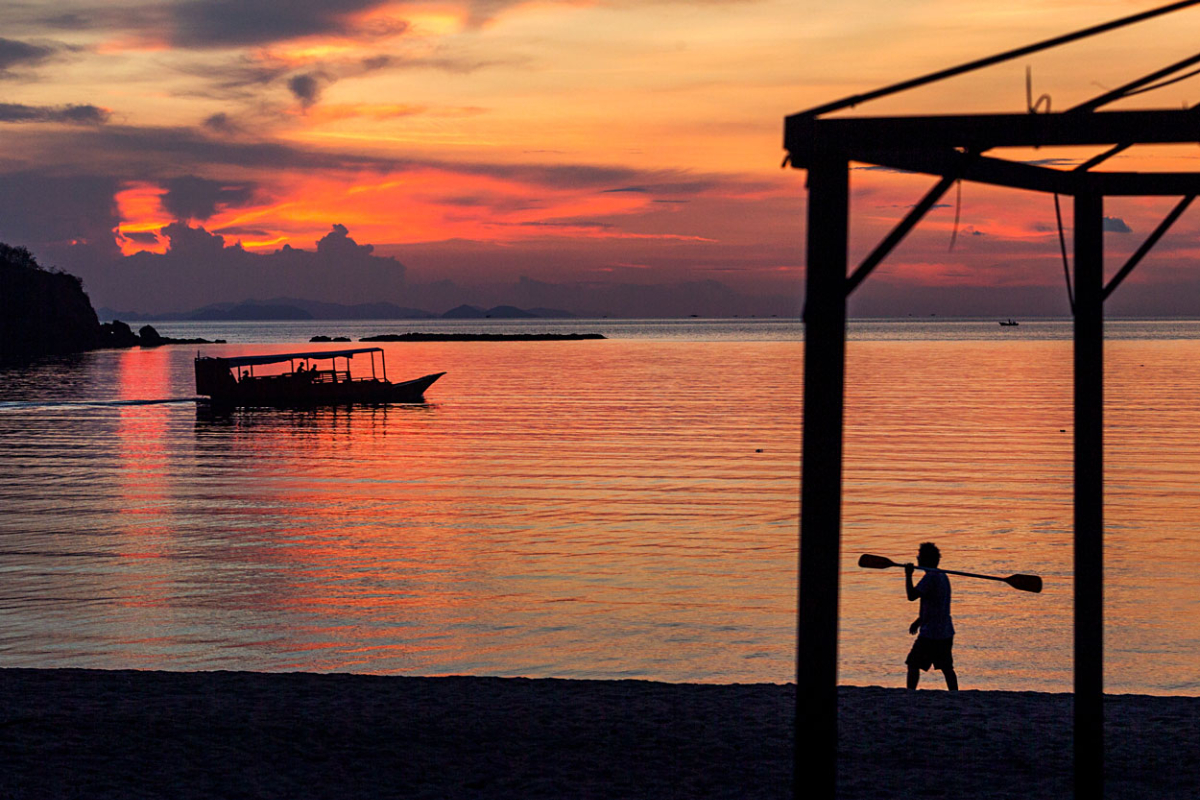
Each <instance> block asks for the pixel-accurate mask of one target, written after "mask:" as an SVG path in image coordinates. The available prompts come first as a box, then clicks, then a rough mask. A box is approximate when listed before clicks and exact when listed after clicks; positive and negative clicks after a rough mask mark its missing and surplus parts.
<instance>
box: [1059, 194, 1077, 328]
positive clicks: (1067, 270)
mask: <svg viewBox="0 0 1200 800" xmlns="http://www.w3.org/2000/svg"><path fill="white" fill-rule="evenodd" d="M1054 216H1055V217H1056V218H1057V219H1058V246H1059V249H1060V250H1062V262H1063V275H1064V276H1065V277H1066V279H1067V300H1068V301H1069V302H1070V303H1071V316H1075V292H1074V291H1073V290H1072V289H1071V266H1070V264H1069V263H1068V262H1067V237H1066V236H1065V235H1064V234H1063V223H1062V207H1061V206H1060V205H1059V203H1058V194H1057V193H1055V195H1054Z"/></svg>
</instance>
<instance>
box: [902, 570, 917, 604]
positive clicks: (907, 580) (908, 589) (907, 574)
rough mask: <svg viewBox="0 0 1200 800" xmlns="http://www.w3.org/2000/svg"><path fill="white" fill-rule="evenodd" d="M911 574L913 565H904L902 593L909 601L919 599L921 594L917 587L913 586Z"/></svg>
mask: <svg viewBox="0 0 1200 800" xmlns="http://www.w3.org/2000/svg"><path fill="white" fill-rule="evenodd" d="M912 574H913V565H912V564H905V565H904V592H905V594H907V595H908V599H909V601H912V600H918V599H920V597H921V593H920V592H918V591H917V587H915V586H913V582H912Z"/></svg>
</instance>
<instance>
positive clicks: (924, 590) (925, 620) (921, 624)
mask: <svg viewBox="0 0 1200 800" xmlns="http://www.w3.org/2000/svg"><path fill="white" fill-rule="evenodd" d="M941 561H942V554H941V551H939V550H938V548H937V545H936V544H934V543H933V542H922V543H921V547H920V549H918V550H917V564H918V565H919V566H921V567H924V568H925V577H923V578H921V582H920V583H918V584H917V585H916V586H913V581H912V575H913V569H914V567H913V565H912V564H911V563H909V564H905V565H904V590H905V592H906V593H907V594H908V599H909V600H910V601H912V600H916V599H918V598H919V599H920V600H921V615H920V616H919V617H917V618H916V620H914V621H913V624H912V625H910V626H909V628H908V632H909V633H910V634H915V633H917V631H920V633H919V634H918V635H917V640H916V641H915V642H913V646H912V650H910V651H909V653H908V658H906V659H905V660H904V663H905V664H907V665H908V688H909V689H916V688H917V684H918V683H919V682H920V680H921V671H922V670H926V671H928V669H929V668H930V667H931V666H932V667H933V668H934V669H940V670H941V671H942V674H943V675H945V676H946V688H947V689H949V690H950V691H952V692H956V691H958V674H957V673H955V671H954V653H953V648H954V623H953V622H952V621H951V619H950V578H949V577H948V576H947V575H946V573H944V572H942V571H941V570H939V569H937V568H936V567H937V565H938V564H940V563H941Z"/></svg>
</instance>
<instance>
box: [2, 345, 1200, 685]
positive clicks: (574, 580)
mask: <svg viewBox="0 0 1200 800" xmlns="http://www.w3.org/2000/svg"><path fill="white" fill-rule="evenodd" d="M1024 328H1025V326H1022V328H1021V330H1024ZM1011 338H1012V337H1009V339H1011ZM320 347H325V346H324V345H308V344H304V345H299V346H297V345H296V344H292V345H269V346H255V347H249V346H240V345H224V346H211V347H210V346H206V347H205V348H204V350H205V352H206V353H208V352H211V353H213V354H217V353H227V354H231V355H232V354H245V353H249V352H267V351H275V352H282V351H296V350H300V349H307V348H320ZM329 347H333V348H336V347H338V345H330V346H329ZM383 347H384V349H385V350H386V354H387V356H388V374H389V377H391V378H393V379H403V378H405V377H410V376H412V375H418V374H423V373H426V372H432V371H442V370H445V371H446V372H447V375H446V377H445V378H444V379H443V380H442V381H440V382H439V383H438V384H437V385H436V386H435V387H434V389H433V390H432V391H431V392H430V393H429V396H428V400H429V403H428V404H427V405H421V406H390V407H380V408H363V407H356V408H349V409H348V408H325V409H311V410H279V409H262V410H255V411H250V410H242V411H234V412H224V413H222V412H217V411H214V410H211V409H207V408H206V407H203V406H194V405H193V404H191V403H167V404H161V403H151V404H148V405H142V404H140V403H142V402H144V401H147V400H154V399H155V398H161V397H168V398H171V397H174V398H180V397H190V396H191V394H192V392H193V390H194V387H193V385H192V363H191V362H192V358H193V357H194V355H195V351H194V350H193V349H192V348H169V347H168V348H161V349H158V350H130V351H124V352H118V351H109V352H104V353H99V354H95V355H94V356H91V357H90V358H91V359H92V360H91V361H89V362H88V366H87V367H86V369H85V370H84V371H82V372H80V373H78V374H76V375H75V376H74V377H73V378H71V380H76V381H84V382H85V383H86V382H90V383H88V384H87V385H88V386H91V387H92V388H90V389H88V388H80V389H77V390H76V389H73V390H72V391H91V392H94V393H96V394H97V395H98V396H101V397H104V398H105V400H104V401H103V403H101V404H100V405H92V406H79V407H71V406H61V407H60V406H48V407H45V408H42V407H40V406H38V407H33V408H31V409H17V410H13V409H7V408H0V456H2V457H0V486H2V487H4V488H2V489H0V493H2V499H3V501H4V502H5V504H6V509H8V510H7V512H6V514H5V515H4V516H0V534H2V535H3V537H4V541H5V542H6V543H9V542H19V543H20V544H19V545H18V546H16V547H10V548H9V549H10V550H19V551H20V552H23V553H29V554H30V555H19V556H5V557H6V558H9V559H12V560H14V563H19V564H27V566H28V568H27V569H18V570H15V571H13V572H11V573H10V574H11V578H10V593H11V594H12V595H13V596H14V597H20V598H26V599H25V600H23V601H22V603H21V604H20V605H19V606H18V607H16V608H15V609H11V610H10V611H9V612H6V613H8V617H7V619H9V620H10V625H9V630H10V632H11V633H10V634H9V635H8V638H6V639H5V642H6V643H9V645H10V646H9V649H8V650H7V651H6V652H7V654H8V656H7V657H8V659H9V663H10V664H12V665H14V666H20V665H40V666H47V665H55V666H108V667H113V666H158V667H179V668H187V669H223V668H237V669H266V670H277V669H311V670H354V671H364V672H381V673H401V674H446V673H473V674H490V675H542V676H551V675H553V676H559V677H620V676H627V677H648V678H656V679H662V680H684V681H693V680H696V681H716V682H728V681H777V682H782V681H787V680H791V679H792V677H793V669H794V662H793V658H794V625H795V616H794V615H795V596H796V595H795V589H796V587H795V558H796V542H797V522H798V505H797V504H798V500H797V497H798V494H797V488H798V478H799V475H798V472H799V468H798V465H799V443H800V436H799V427H798V426H799V419H800V416H799V408H798V405H799V398H800V391H799V387H800V377H801V376H800V374H799V366H800V358H799V356H800V351H801V346H800V345H799V344H798V343H795V342H780V341H776V342H730V341H722V342H672V341H663V340H657V341H637V340H609V341H601V342H574V343H568V342H562V343H557V342H556V343H537V342H533V343H505V344H500V345H497V344H494V343H482V342H477V343H472V342H461V343H460V342H446V343H421V344H408V343H388V344H385V345H383ZM1198 349H1200V342H1197V341H1195V340H1190V341H1114V342H1111V343H1110V344H1109V346H1108V358H1109V376H1110V379H1109V386H1108V395H1107V396H1108V448H1109V449H1108V459H1107V464H1108V523H1109V524H1108V533H1107V548H1108V550H1107V552H1108V562H1107V565H1108V573H1107V580H1108V587H1109V590H1108V595H1107V597H1108V605H1107V614H1108V618H1107V620H1106V622H1107V626H1108V627H1107V630H1108V632H1109V651H1108V654H1107V656H1106V658H1107V660H1106V672H1107V675H1108V680H1109V686H1110V687H1111V688H1112V689H1113V690H1115V691H1139V692H1178V693H1185V694H1186V693H1196V692H1197V691H1200V686H1198V684H1200V678H1197V674H1198V673H1197V669H1198V667H1197V663H1196V659H1195V653H1196V651H1197V647H1196V645H1197V642H1198V641H1200V627H1198V626H1200V623H1198V622H1197V619H1200V614H1195V613H1192V612H1193V610H1194V609H1196V608H1197V607H1198V606H1200V592H1197V590H1196V588H1195V581H1194V575H1195V574H1196V573H1197V571H1198V567H1200V542H1198V540H1197V537H1196V536H1195V532H1194V527H1195V524H1194V513H1193V509H1194V508H1196V507H1197V505H1198V503H1197V502H1196V501H1197V498H1196V496H1195V495H1196V491H1197V490H1196V488H1195V485H1196V484H1195V479H1194V476H1195V474H1196V470H1197V469H1198V468H1200V439H1198V437H1196V436H1193V435H1191V434H1189V433H1186V432H1188V431H1194V430H1195V429H1196V427H1197V423H1198V419H1197V413H1196V410H1195V404H1194V400H1193V398H1194V397H1195V395H1196V390H1197V388H1200V372H1198V370H1197V368H1196V367H1195V364H1196V363H1200V359H1197V355H1198V353H1197V351H1198ZM848 352H849V356H848V358H849V365H848V366H849V371H848V376H849V378H848V401H849V405H848V416H847V435H846V457H847V460H846V475H845V480H846V505H845V510H844V519H845V528H844V532H843V555H844V557H845V559H846V561H845V569H844V571H843V590H844V594H843V613H842V634H841V679H842V680H843V681H844V682H848V683H856V684H882V685H901V683H902V681H903V670H902V660H903V657H904V653H905V652H906V651H907V648H908V646H909V642H910V640H909V637H908V635H907V633H906V630H907V627H908V623H909V622H911V619H912V613H913V608H912V606H910V605H909V604H908V603H907V602H905V600H904V595H903V576H902V573H901V572H900V571H899V570H893V571H890V572H874V571H866V570H860V569H858V568H857V567H856V566H855V561H856V559H857V556H858V554H859V553H862V552H876V553H880V554H883V555H887V556H889V557H892V558H896V559H897V560H905V559H907V558H911V557H912V555H913V551H914V550H915V547H916V545H917V543H919V542H920V541H923V540H926V539H932V540H934V541H936V542H938V543H939V544H940V545H941V546H942V549H943V554H944V562H943V563H944V564H945V565H946V566H947V567H948V568H951V569H954V568H961V569H966V570H968V571H976V572H982V573H987V574H999V575H1007V574H1010V573H1014V572H1030V573H1037V574H1040V575H1042V576H1043V577H1044V578H1045V580H1046V589H1045V591H1044V592H1043V593H1042V594H1041V595H1029V594H1025V593H1021V592H1016V591H1014V590H1012V589H1010V588H1008V587H1006V586H1003V585H1002V584H993V583H990V582H982V581H970V580H968V579H955V580H954V598H955V600H954V604H955V605H954V612H955V618H956V623H957V625H958V628H959V642H958V644H957V645H956V660H958V661H959V662H960V664H959V674H960V678H961V680H962V684H963V687H964V688H1010V689H1050V690H1069V688H1070V674H1071V646H1070V632H1071V603H1072V599H1071V527H1072V520H1071V471H1070V465H1071V425H1072V422H1071V418H1070V343H1069V342H1063V341H1032V340H1016V341H1009V340H1007V339H1006V340H1004V341H995V340H987V341H951V342H940V341H858V340H856V341H852V342H851V343H850V346H849V351H848ZM353 366H354V368H355V369H356V370H358V369H360V368H361V367H365V366H366V364H365V362H363V363H362V364H361V365H360V363H359V362H358V360H357V359H356V360H355V361H354V362H353ZM81 386H82V384H81ZM129 402H133V403H135V404H130V405H121V403H129ZM33 442H36V443H37V444H36V450H37V457H36V459H34V458H33V457H32V456H31V455H30V453H31V452H32V451H31V449H30V448H33V447H35V445H34V444H33ZM63 475H68V476H70V478H69V479H64V478H62V477H61V476H63ZM68 519H69V522H65V520H68ZM12 537H16V538H12ZM38 574H53V576H54V578H53V592H54V597H56V598H59V599H57V600H55V601H54V602H48V601H45V600H44V599H39V598H44V593H45V592H46V591H47V587H46V586H45V585H44V583H45V581H44V580H42V579H39V578H37V577H36V576H37V575H38ZM46 631H53V632H55V634H54V637H55V638H53V640H47V638H46V636H47V634H46V633H44V632H46ZM1146 653H1153V658H1154V670H1153V672H1150V671H1148V670H1147V669H1146V663H1147V662H1146V660H1145V654H1146ZM48 654H49V655H48Z"/></svg>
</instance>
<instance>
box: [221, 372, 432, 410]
mask: <svg viewBox="0 0 1200 800" xmlns="http://www.w3.org/2000/svg"><path fill="white" fill-rule="evenodd" d="M445 374H446V373H444V372H437V373H434V374H432V375H424V376H422V377H420V378H416V379H414V380H411V381H404V382H402V383H390V382H388V381H383V380H352V381H340V382H332V381H325V382H310V381H305V380H304V379H303V378H302V377H294V376H281V377H279V378H255V379H251V380H243V381H240V382H237V383H232V382H230V383H228V384H226V385H224V386H220V387H212V389H211V391H210V392H209V393H208V394H209V401H210V402H211V403H213V404H215V405H225V406H277V407H286V406H324V405H345V404H351V403H363V404H368V405H379V404H383V403H422V402H424V401H425V390H426V389H428V388H429V387H430V386H431V385H433V383H434V382H435V381H436V380H437V379H438V378H440V377H442V376H443V375H445Z"/></svg>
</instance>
